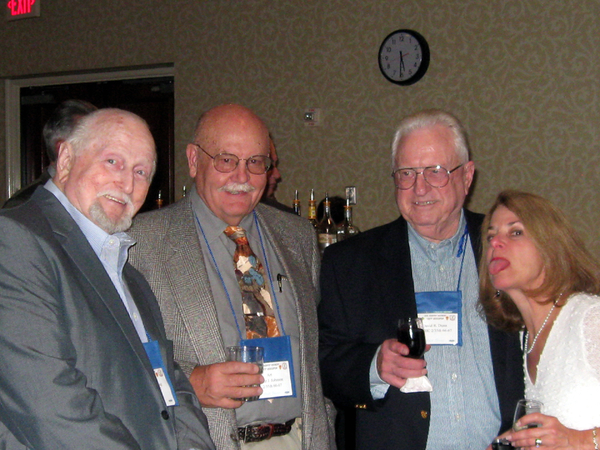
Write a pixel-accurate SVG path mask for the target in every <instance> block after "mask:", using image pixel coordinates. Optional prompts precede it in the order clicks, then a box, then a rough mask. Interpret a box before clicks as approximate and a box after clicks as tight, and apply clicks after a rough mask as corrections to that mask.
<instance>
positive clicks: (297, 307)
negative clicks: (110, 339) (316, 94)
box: [132, 105, 334, 450]
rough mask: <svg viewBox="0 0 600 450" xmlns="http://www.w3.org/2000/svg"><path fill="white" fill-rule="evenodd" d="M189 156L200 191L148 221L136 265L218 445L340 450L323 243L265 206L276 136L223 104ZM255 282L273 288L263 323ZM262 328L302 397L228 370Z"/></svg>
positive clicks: (244, 367)
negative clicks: (326, 374)
mask: <svg viewBox="0 0 600 450" xmlns="http://www.w3.org/2000/svg"><path fill="white" fill-rule="evenodd" d="M186 153H187V157H188V163H189V169H190V175H191V176H192V177H193V178H194V180H195V183H196V189H195V190H193V191H192V192H191V193H190V195H188V196H187V197H186V198H184V199H183V200H182V201H180V202H178V203H176V204H175V205H172V206H170V207H166V208H163V209H161V210H158V211H153V212H150V213H146V214H142V215H140V216H139V217H138V218H136V220H135V223H134V226H133V228H132V233H133V235H134V236H135V237H136V239H137V240H138V244H137V245H136V246H135V248H134V249H132V250H133V251H132V263H133V264H134V265H135V266H136V267H137V268H138V269H139V270H140V271H141V272H142V273H143V274H144V275H145V276H146V277H147V278H148V280H149V282H150V285H151V286H152V289H153V290H154V292H155V294H156V296H157V298H158V300H159V304H160V307H161V310H162V312H163V315H164V318H165V327H166V330H167V335H168V336H169V337H170V338H171V339H173V341H174V344H175V359H176V360H177V361H178V362H179V363H180V364H181V366H182V367H183V369H184V370H185V371H186V373H187V374H188V375H189V376H190V381H191V383H192V386H193V387H194V389H195V391H196V394H197V395H198V398H199V399H200V403H201V404H202V406H203V410H204V412H205V413H206V415H207V417H208V422H209V427H210V432H211V436H212V437H213V439H214V441H215V444H216V446H217V448H218V449H219V450H238V449H240V448H241V449H246V448H248V449H250V448H252V449H260V450H263V449H277V450H286V449H296V450H300V449H303V450H327V449H331V448H333V447H334V444H333V442H334V436H333V431H332V430H333V415H332V414H331V412H330V411H331V410H330V408H329V406H328V405H329V403H326V401H325V399H324V397H323V395H322V390H321V381H320V375H319V367H318V361H317V343H318V336H317V333H318V331H317V318H316V305H317V301H318V270H319V256H318V251H317V247H316V239H315V233H314V230H313V229H312V227H311V225H310V224H309V223H308V222H307V221H306V220H305V219H302V218H300V217H297V216H294V215H292V214H288V213H284V212H281V211H278V210H276V209H275V208H272V207H269V206H265V205H262V204H259V200H260V198H261V195H262V193H263V191H264V189H265V185H266V182H267V175H266V173H267V171H268V169H269V167H270V165H271V160H270V158H269V133H268V130H267V127H266V126H265V125H264V123H263V122H262V121H261V120H260V119H259V118H258V117H257V116H256V115H255V114H254V113H253V112H252V111H250V110H249V109H247V108H245V107H243V106H240V105H221V106H218V107H216V108H213V109H211V110H210V111H208V112H207V113H205V114H204V115H203V116H202V117H201V118H200V120H199V121H198V124H197V127H196V132H195V135H194V142H193V143H191V144H189V145H188V146H187V149H186ZM232 227H233V228H232ZM238 227H241V228H238ZM226 229H235V230H237V231H236V233H239V232H240V231H239V230H240V229H241V230H242V232H243V233H245V236H246V238H247V242H246V244H249V247H250V249H251V251H252V252H253V254H252V255H251V256H249V257H248V259H245V258H242V259H239V260H238V259H237V255H238V250H239V247H238V244H236V242H234V241H233V240H232V239H233V238H230V237H228V235H226V234H225V232H224V231H225V230H226ZM246 247H247V245H246ZM234 257H235V259H236V260H237V261H238V263H237V264H238V265H237V266H234ZM256 260H258V261H260V262H259V263H257V265H256V266H252V267H251V268H250V270H249V271H248V272H244V270H245V268H244V267H242V266H243V265H244V264H245V263H246V262H248V261H251V262H253V263H256ZM240 261H243V262H244V263H241V262H240ZM260 265H262V268H259V266H260ZM254 267H256V270H255V271H254V272H252V271H253V270H254ZM242 272H243V273H242ZM236 273H237V275H236ZM248 273H254V275H252V277H254V278H256V280H259V281H257V282H259V283H260V286H261V287H260V297H261V298H262V303H260V302H259V303H260V305H259V306H260V308H261V311H260V312H258V313H256V314H254V316H253V313H252V312H251V311H250V309H251V306H249V304H247V303H246V301H247V299H246V297H244V296H243V295H242V290H240V284H239V283H241V280H242V279H243V277H247V276H250V275H248ZM253 295H254V294H253ZM265 299H266V300H265ZM263 312H264V314H263ZM251 317H254V318H253V319H251ZM257 317H258V319H259V320H258V321H259V323H263V324H264V322H263V320H264V321H265V322H267V323H268V324H269V325H268V327H267V328H268V330H269V333H268V335H266V336H265V335H263V336H262V337H260V338H259V339H258V340H256V341H254V342H260V346H263V345H264V346H265V353H269V352H270V351H271V350H272V349H273V348H275V347H277V348H279V349H280V350H281V349H283V350H282V351H283V354H284V355H285V356H283V357H282V358H280V359H281V360H282V361H284V362H288V363H289V369H288V370H287V371H286V370H283V369H282V371H281V372H279V373H278V375H277V376H278V377H279V376H280V378H281V379H284V380H286V382H288V383H289V385H290V386H291V389H290V390H287V391H285V392H283V391H273V389H272V385H271V383H270V382H269V376H268V375H267V373H266V372H267V370H265V373H263V375H261V374H260V373H258V372H259V370H258V367H257V366H256V365H253V364H248V363H240V362H232V361H226V348H227V347H229V346H235V345H239V344H240V342H241V341H244V342H245V343H246V345H253V342H252V341H253V339H251V338H254V337H256V336H260V332H259V331H256V333H257V334H253V333H254V332H255V331H250V329H251V328H252V326H254V325H252V324H254V323H255V321H254V319H256V318H257ZM259 328H260V327H259ZM267 328H265V329H267ZM273 330H275V331H274V334H272V332H273ZM280 344H281V347H279V345H280ZM269 349H271V350H269ZM267 363H268V361H266V362H265V368H266V367H267ZM271 364H272V362H271ZM280 367H284V368H285V367H288V366H287V365H286V364H283V365H281V366H280ZM265 380H267V381H266V382H265ZM259 385H261V386H260V387H259ZM268 386H269V387H268ZM258 395H261V399H259V400H257V401H246V402H244V401H241V400H239V399H240V398H249V397H253V396H258Z"/></svg>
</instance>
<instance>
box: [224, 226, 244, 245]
mask: <svg viewBox="0 0 600 450" xmlns="http://www.w3.org/2000/svg"><path fill="white" fill-rule="evenodd" d="M223 233H225V235H226V236H227V237H228V238H229V239H231V240H232V241H233V242H235V243H236V244H238V245H240V244H248V239H246V230H244V229H243V228H242V227H234V226H229V227H227V228H225V231H223Z"/></svg>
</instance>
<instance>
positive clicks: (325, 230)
mask: <svg viewBox="0 0 600 450" xmlns="http://www.w3.org/2000/svg"><path fill="white" fill-rule="evenodd" d="M323 212H324V214H323V219H322V220H321V221H320V222H319V224H318V225H317V238H318V241H319V249H320V250H321V255H323V252H324V251H325V248H327V247H328V246H330V245H331V244H335V243H336V242H337V227H336V226H335V222H334V221H333V219H332V218H331V202H330V201H329V194H328V193H325V201H324V202H323Z"/></svg>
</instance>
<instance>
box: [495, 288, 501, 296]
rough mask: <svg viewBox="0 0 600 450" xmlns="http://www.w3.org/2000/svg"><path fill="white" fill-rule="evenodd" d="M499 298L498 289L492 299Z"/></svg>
mask: <svg viewBox="0 0 600 450" xmlns="http://www.w3.org/2000/svg"><path fill="white" fill-rule="evenodd" d="M499 297H500V289H496V295H494V298H499Z"/></svg>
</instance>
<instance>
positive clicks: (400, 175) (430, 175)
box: [392, 164, 463, 191]
mask: <svg viewBox="0 0 600 450" xmlns="http://www.w3.org/2000/svg"><path fill="white" fill-rule="evenodd" d="M462 166H463V164H459V165H458V166H456V167H455V168H454V169H452V170H448V169H446V168H445V167H442V166H427V167H401V168H399V169H396V170H394V171H393V172H392V177H393V178H394V183H395V184H396V187H397V188H398V189H402V190H403V191H404V190H406V189H410V188H411V187H413V186H414V185H415V183H416V182H417V175H419V174H421V175H423V178H424V179H425V181H426V182H427V184H429V185H430V186H431V187H434V188H438V189H439V188H443V187H444V186H446V185H447V184H448V182H449V181H450V174H451V173H452V172H454V171H455V170H458V169H459V168H461V167H462ZM419 169H420V170H419Z"/></svg>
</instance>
